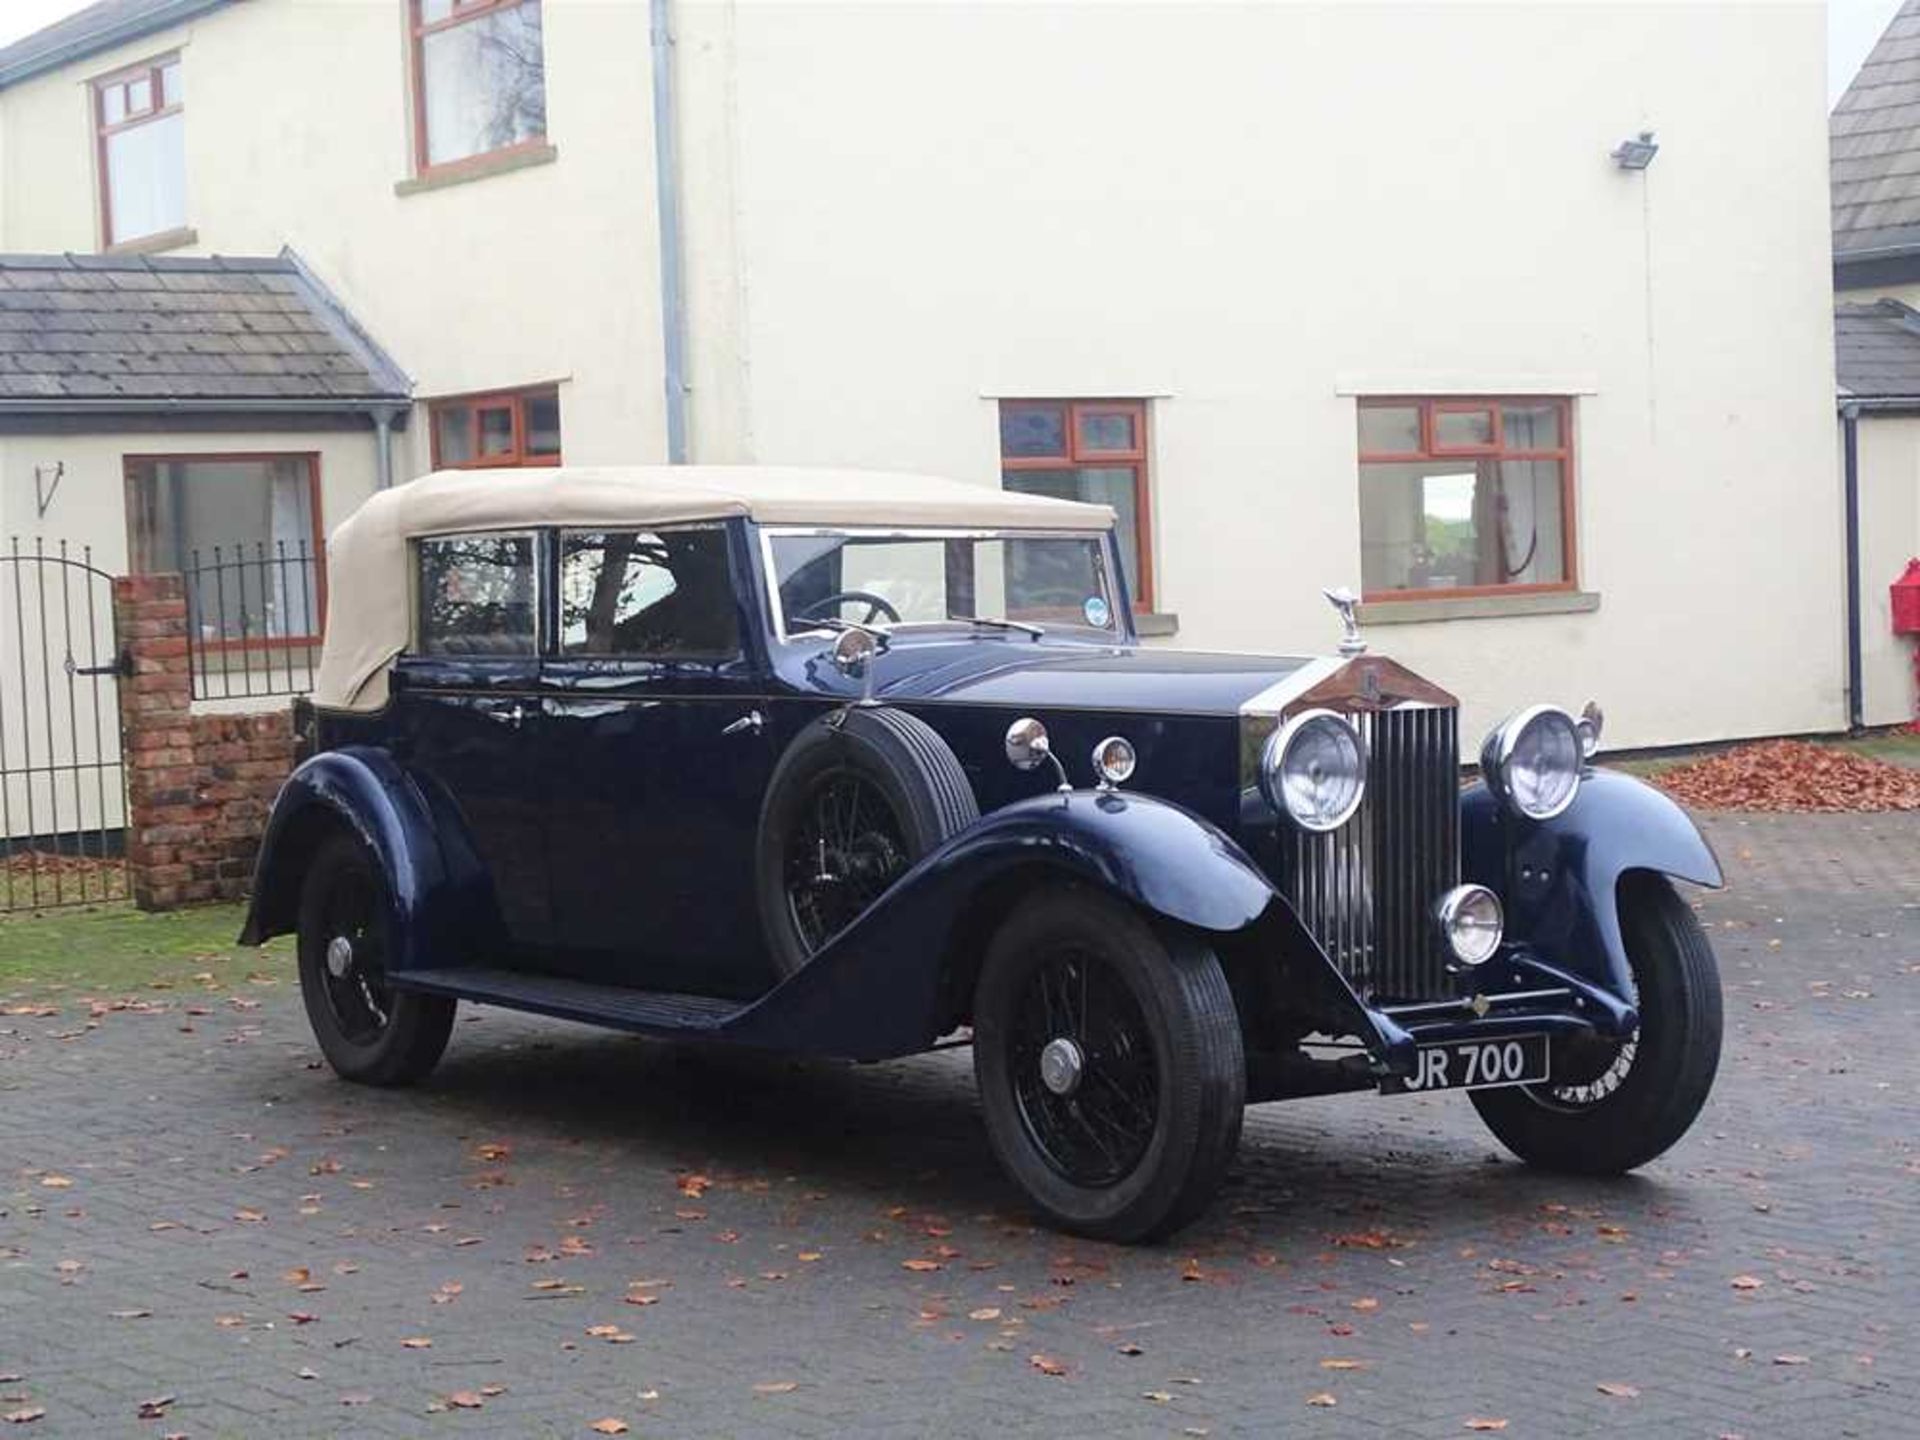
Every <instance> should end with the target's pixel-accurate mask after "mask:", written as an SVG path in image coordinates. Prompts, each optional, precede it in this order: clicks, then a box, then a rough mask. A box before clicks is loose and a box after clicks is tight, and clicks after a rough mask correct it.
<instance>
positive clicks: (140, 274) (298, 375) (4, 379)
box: [0, 251, 412, 413]
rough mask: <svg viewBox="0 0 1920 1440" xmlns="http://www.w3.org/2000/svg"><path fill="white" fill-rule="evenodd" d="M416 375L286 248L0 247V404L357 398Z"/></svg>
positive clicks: (398, 399)
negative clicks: (169, 251) (246, 252)
mask: <svg viewBox="0 0 1920 1440" xmlns="http://www.w3.org/2000/svg"><path fill="white" fill-rule="evenodd" d="M411 388H412V387H411V385H410V383H409V381H408V380H407V377H406V375H405V374H404V373H402V371H401V370H400V368H399V367H398V366H397V365H395V364H394V363H393V360H392V359H391V358H390V357H389V356H388V355H387V354H386V352H385V351H383V350H382V349H381V348H380V347H379V346H378V345H377V344H375V343H374V341H373V340H372V339H371V338H370V337H369V336H368V335H367V334H366V332H365V331H364V330H362V329H361V328H360V326H359V325H358V324H356V323H355V322H354V320H353V317H352V316H350V315H349V314H348V313H347V312H346V310H345V309H344V308H342V306H341V305H340V304H339V302H338V301H337V300H335V299H334V297H333V296H332V295H331V294H330V293H329V292H328V291H327V290H326V288H325V287H324V286H322V285H321V284H320V282H319V281H318V280H316V279H315V278H314V277H313V276H312V275H311V274H310V273H309V272H308V271H307V270H306V268H305V267H304V266H303V265H302V264H301V263H300V260H299V257H298V256H296V255H294V254H293V252H292V251H282V252H281V253H280V254H279V255H277V256H267V257H259V258H240V257H231V256H226V257H223V256H213V257H210V258H178V257H172V256H153V257H143V256H142V257H125V258H123V257H119V256H99V255H0V412H6V411H10V410H11V411H15V412H19V411H33V412H39V413H47V412H53V413H59V412H64V411H76V412H78V411H92V410H101V409H112V408H113V407H114V406H115V405H116V404H121V405H127V404H129V402H145V403H146V404H149V405H150V404H151V403H153V402H155V401H165V402H167V403H168V408H170V409H179V410H210V411H213V410H221V409H260V408H263V407H268V406H269V402H282V403H285V404H286V405H287V407H288V408H290V409H311V408H314V407H315V406H316V405H321V406H323V407H324V408H337V409H340V410H351V409H356V408H360V407H361V406H364V405H366V404H368V403H371V402H389V403H399V404H405V403H406V401H407V399H408V393H409V391H410V390H411Z"/></svg>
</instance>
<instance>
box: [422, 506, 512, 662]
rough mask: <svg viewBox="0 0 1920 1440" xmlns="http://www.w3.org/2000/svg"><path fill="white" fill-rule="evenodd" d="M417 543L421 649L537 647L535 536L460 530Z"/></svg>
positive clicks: (459, 651)
mask: <svg viewBox="0 0 1920 1440" xmlns="http://www.w3.org/2000/svg"><path fill="white" fill-rule="evenodd" d="M418 548H419V560H420V591H419V594H420V653H421V654H423V655H531V654H533V653H534V650H535V648H536V647H535V641H534V634H535V631H534V627H535V623H536V618H537V615H538V608H537V606H536V603H535V598H534V597H535V581H534V575H535V570H534V562H533V553H534V552H533V537H532V536H531V535H456V536H450V537H448V538H446V539H443V540H422V541H419V542H418Z"/></svg>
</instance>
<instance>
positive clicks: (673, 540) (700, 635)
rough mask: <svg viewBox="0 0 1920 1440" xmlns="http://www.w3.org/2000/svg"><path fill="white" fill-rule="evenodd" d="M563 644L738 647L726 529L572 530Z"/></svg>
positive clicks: (719, 650) (607, 648)
mask: <svg viewBox="0 0 1920 1440" xmlns="http://www.w3.org/2000/svg"><path fill="white" fill-rule="evenodd" d="M560 648H561V650H562V651H563V652H564V653H566V654H568V655H656V656H658V655H688V656H693V655H704V656H715V657H719V656H728V655H734V654H737V653H739V649H740V637H739V628H738V625H737V624H736V620H735V615H734V604H733V583H732V579H731V575H730V572H729V570H728V566H727V536H726V532H725V531H724V530H718V529H705V530H672V531H667V532H664V533H661V534H645V533H642V534H626V535H569V536H567V537H566V539H565V540H564V541H563V542H562V549H561V560H560Z"/></svg>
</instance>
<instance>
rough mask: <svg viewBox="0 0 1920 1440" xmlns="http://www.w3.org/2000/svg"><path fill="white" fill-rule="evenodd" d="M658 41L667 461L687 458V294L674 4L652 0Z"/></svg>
mask: <svg viewBox="0 0 1920 1440" xmlns="http://www.w3.org/2000/svg"><path fill="white" fill-rule="evenodd" d="M648 10H649V15H650V19H651V25H650V27H649V29H650V32H651V38H652V42H653V183H654V191H655V197H654V198H655V200H656V202H657V204H658V208H659V211H660V329H661V332H662V333H661V337H660V338H661V351H662V356H663V359H664V362H665V371H666V391H667V394H666V401H667V463H668V464H670V465H684V464H686V463H687V295H686V274H685V271H684V268H683V267H682V264H681V240H680V165H679V154H680V143H679V125H678V122H677V120H676V118H675V111H674V103H673V30H672V18H673V14H672V11H673V7H672V3H671V0H648Z"/></svg>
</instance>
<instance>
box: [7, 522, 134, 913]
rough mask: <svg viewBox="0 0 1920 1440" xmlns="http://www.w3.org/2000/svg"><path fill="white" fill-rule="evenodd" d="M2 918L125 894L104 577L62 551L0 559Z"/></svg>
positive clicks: (88, 558) (43, 545)
mask: <svg viewBox="0 0 1920 1440" xmlns="http://www.w3.org/2000/svg"><path fill="white" fill-rule="evenodd" d="M0 620H3V621H4V623H0V913H5V912H7V911H17V910H47V909H53V908H55V907H57V906H63V905H93V904H98V903H99V902H101V901H103V900H116V899H119V898H121V897H123V896H124V895H125V894H126V893H127V869H126V852H125V847H124V845H123V843H122V839H123V833H124V829H125V825H126V816H127V796H126V769H125V766H124V764H123V763H122V759H121V743H120V741H121V736H120V703H119V691H118V684H119V681H120V678H121V675H122V663H123V662H122V659H121V651H120V646H119V644H118V643H117V640H116V637H115V635H114V626H113V577H112V576H111V575H110V574H108V573H107V572H106V571H105V570H102V569H100V568H99V567H98V566H96V565H95V564H94V563H93V552H92V548H91V547H90V546H89V547H83V548H82V549H81V551H80V553H79V556H78V558H76V557H75V556H73V555H72V554H70V553H69V552H68V548H67V542H66V541H64V540H61V541H58V542H55V544H54V547H53V548H52V549H48V547H47V542H46V541H44V540H39V539H36V540H34V542H33V545H32V548H31V549H23V548H22V546H21V543H20V540H19V538H18V537H17V536H16V537H15V538H14V539H13V540H12V541H11V542H10V544H9V545H8V547H7V549H6V551H5V552H4V553H0Z"/></svg>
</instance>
